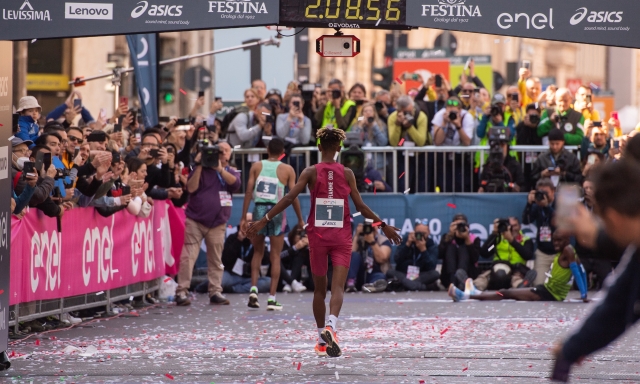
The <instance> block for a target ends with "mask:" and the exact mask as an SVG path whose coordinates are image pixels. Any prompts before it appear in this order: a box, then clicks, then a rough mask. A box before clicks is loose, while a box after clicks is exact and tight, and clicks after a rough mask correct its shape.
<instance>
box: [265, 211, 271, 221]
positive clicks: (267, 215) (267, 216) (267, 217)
mask: <svg viewBox="0 0 640 384" xmlns="http://www.w3.org/2000/svg"><path fill="white" fill-rule="evenodd" d="M264 218H265V219H267V221H271V219H270V218H269V212H267V213H265V214H264Z"/></svg>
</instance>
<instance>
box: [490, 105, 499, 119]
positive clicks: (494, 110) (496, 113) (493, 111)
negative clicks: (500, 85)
mask: <svg viewBox="0 0 640 384" xmlns="http://www.w3.org/2000/svg"><path fill="white" fill-rule="evenodd" d="M500 115H502V108H500V107H499V106H497V105H494V106H492V107H491V116H492V117H496V116H500Z"/></svg>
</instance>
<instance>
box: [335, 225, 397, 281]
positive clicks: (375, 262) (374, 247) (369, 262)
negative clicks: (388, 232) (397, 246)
mask: <svg viewBox="0 0 640 384" xmlns="http://www.w3.org/2000/svg"><path fill="white" fill-rule="evenodd" d="M372 224H373V223H372V222H371V221H370V220H368V219H367V220H365V223H364V225H363V224H358V226H357V227H356V235H355V236H353V245H352V247H351V264H350V266H349V274H348V275H347V289H346V290H345V292H356V291H357V286H362V290H363V291H365V292H369V293H371V292H383V291H384V290H385V289H387V280H386V278H385V273H386V272H387V270H388V269H389V259H390V257H391V242H390V241H389V239H387V237H386V236H384V235H383V234H382V233H380V232H379V231H378V230H377V229H376V228H374V227H373V225H372Z"/></svg>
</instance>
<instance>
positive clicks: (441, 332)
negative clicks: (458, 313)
mask: <svg viewBox="0 0 640 384" xmlns="http://www.w3.org/2000/svg"><path fill="white" fill-rule="evenodd" d="M448 331H449V327H447V328H445V329H443V330H442V331H440V336H442V335H444V334H445V333H447V332H448Z"/></svg>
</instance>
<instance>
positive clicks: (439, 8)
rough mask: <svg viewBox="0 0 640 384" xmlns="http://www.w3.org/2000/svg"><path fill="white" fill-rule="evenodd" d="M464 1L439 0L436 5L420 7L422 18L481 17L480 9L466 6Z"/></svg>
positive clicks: (474, 6)
mask: <svg viewBox="0 0 640 384" xmlns="http://www.w3.org/2000/svg"><path fill="white" fill-rule="evenodd" d="M465 1H466V0H439V1H438V5H429V4H423V5H422V16H435V17H446V16H449V17H482V14H481V13H480V7H478V6H477V5H467V4H465Z"/></svg>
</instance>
